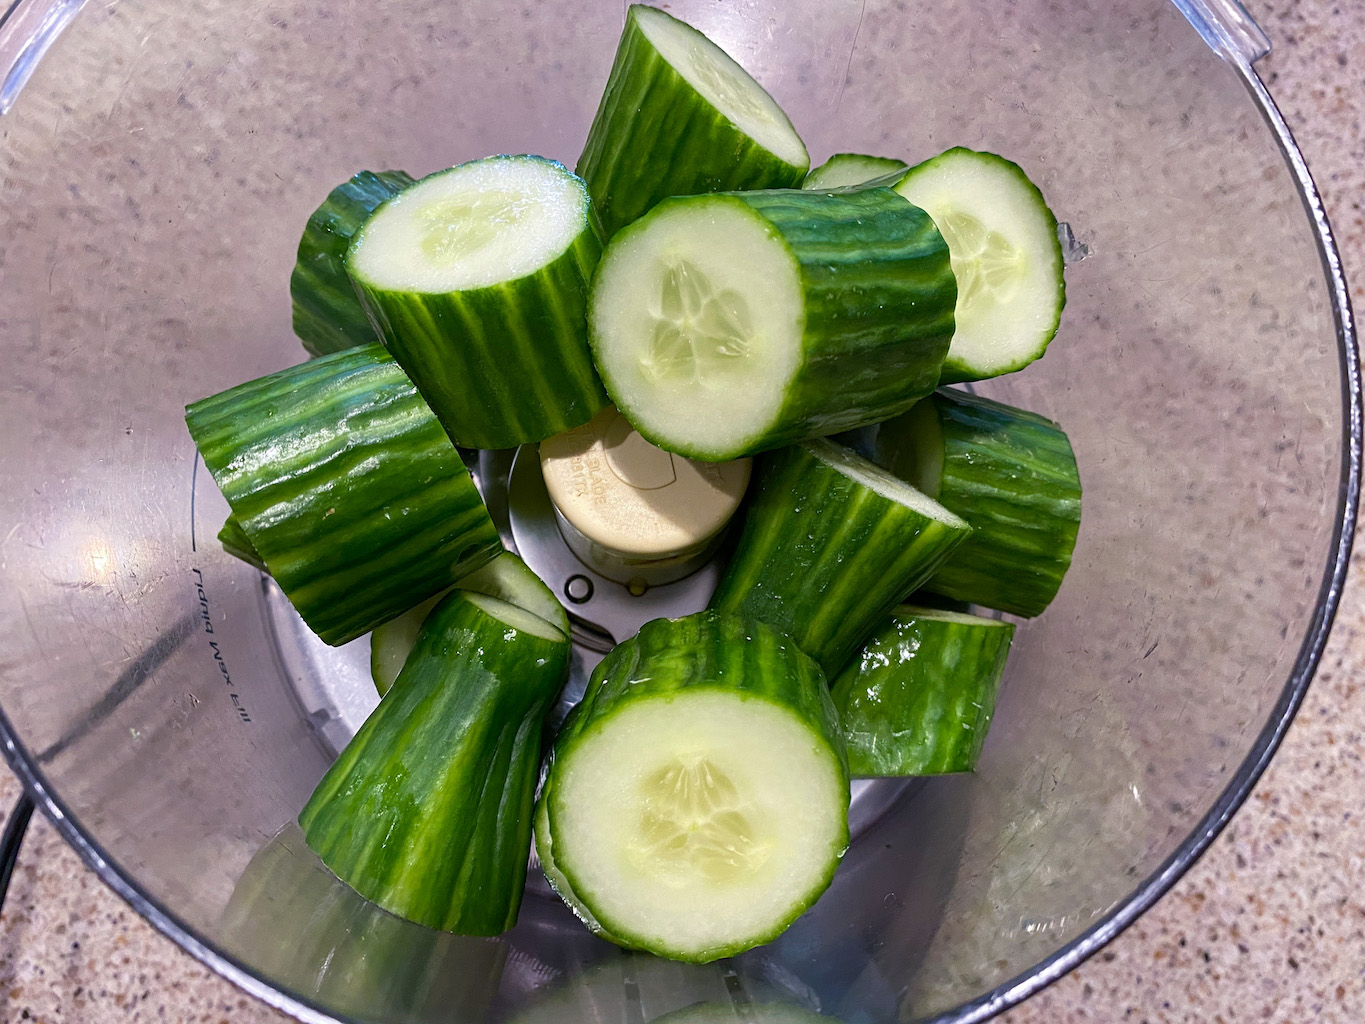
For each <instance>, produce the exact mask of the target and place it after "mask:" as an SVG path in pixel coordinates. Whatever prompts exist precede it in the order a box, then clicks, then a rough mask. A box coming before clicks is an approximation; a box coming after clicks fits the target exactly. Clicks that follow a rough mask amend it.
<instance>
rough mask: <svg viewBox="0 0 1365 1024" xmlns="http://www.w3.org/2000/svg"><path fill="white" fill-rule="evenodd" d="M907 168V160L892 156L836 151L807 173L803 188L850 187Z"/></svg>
mask: <svg viewBox="0 0 1365 1024" xmlns="http://www.w3.org/2000/svg"><path fill="white" fill-rule="evenodd" d="M903 170H905V161H904V160H897V159H896V158H895V157H890V156H867V155H865V154H863V153H835V154H834V155H833V156H832V157H830V158H829V159H828V160H826V161H825V162H824V163H822V164H821V165H820V166H819V167H816V168H815V169H814V170H812V171H811V172H810V173H809V174H807V175H806V180H805V182H803V183H802V185H801V187H802V188H809V189H825V188H849V187H851V186H854V185H865V184H867V183H868V182H870V181H872V180H874V179H876V178H880V177H882V176H883V175H887V174H891V173H894V172H895V171H903Z"/></svg>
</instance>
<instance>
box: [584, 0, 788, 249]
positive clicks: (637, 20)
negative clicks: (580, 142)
mask: <svg viewBox="0 0 1365 1024" xmlns="http://www.w3.org/2000/svg"><path fill="white" fill-rule="evenodd" d="M809 166H810V157H809V155H807V153H806V147H805V144H804V143H803V142H802V141H801V137H800V136H799V135H797V134H796V129H795V128H793V127H792V123H791V121H790V120H788V118H787V115H786V114H784V113H783V112H782V108H781V107H779V106H778V105H777V103H776V102H774V100H773V98H772V97H771V96H769V95H768V94H767V92H765V91H764V90H763V87H762V86H761V85H759V84H758V83H757V82H755V81H754V80H753V78H752V77H750V75H749V73H748V72H747V71H745V70H744V69H743V68H742V67H740V66H739V65H738V64H737V63H735V61H734V60H733V59H732V58H731V57H730V56H729V55H728V54H726V53H725V51H724V50H722V49H721V48H720V47H719V46H717V45H716V44H715V43H713V42H711V40H709V39H707V38H706V36H704V35H702V34H701V33H700V32H698V31H697V30H696V29H694V28H692V26H690V25H688V24H686V23H684V22H682V21H679V20H678V19H677V18H674V17H672V16H671V15H668V14H665V13H664V12H663V11H660V10H657V9H655V8H653V7H644V6H641V5H638V4H637V5H634V6H632V7H631V8H630V9H629V11H628V12H627V14H626V24H625V28H624V29H623V30H622V33H621V41H620V44H619V46H618V48H617V51H616V60H615V63H613V65H612V69H611V76H610V78H608V80H607V87H606V90H605V91H604V92H603V93H602V102H601V105H600V106H599V107H598V109H597V116H596V117H595V118H594V119H593V123H592V128H591V129H589V131H588V140H587V143H586V144H585V145H584V147H583V154H582V156H580V157H579V159H578V173H579V174H580V175H582V176H583V179H584V180H585V181H587V183H588V191H589V192H591V193H592V198H593V202H594V204H595V205H596V207H597V212H598V214H599V215H600V216H601V218H602V226H603V229H604V230H605V231H606V234H607V237H608V238H610V237H611V236H612V235H614V234H615V233H616V232H617V231H619V230H620V229H621V228H623V227H624V226H625V225H627V224H629V223H630V222H631V221H633V220H636V219H637V218H638V217H640V216H641V215H642V214H644V213H646V212H647V211H648V210H649V209H650V208H651V207H652V206H654V204H655V203H657V202H659V200H661V199H665V198H667V197H668V196H685V195H694V194H696V193H698V192H719V191H722V190H725V191H735V190H740V189H757V188H795V187H796V186H797V185H799V184H800V183H801V179H802V178H803V177H804V176H805V173H806V168H808V167H809Z"/></svg>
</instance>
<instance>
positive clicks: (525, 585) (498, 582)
mask: <svg viewBox="0 0 1365 1024" xmlns="http://www.w3.org/2000/svg"><path fill="white" fill-rule="evenodd" d="M458 587H459V589H460V590H466V591H473V592H474V593H476V594H486V595H487V596H489V597H496V598H497V599H498V600H499V601H506V602H507V603H508V604H514V605H516V606H517V607H519V608H523V609H525V610H526V611H528V612H530V613H531V614H533V615H537V616H539V617H540V618H542V619H545V621H546V622H548V623H550V625H552V626H554V627H555V628H556V629H558V630H559V631H560V632H561V633H563V634H564V635H565V636H566V637H567V636H568V635H569V613H568V612H567V611H565V610H564V606H563V605H562V604H560V603H559V600H558V599H557V598H556V597H555V595H554V592H553V591H551V590H550V588H549V587H547V586H546V585H545V583H544V582H543V581H542V580H541V579H540V578H539V577H538V576H536V574H535V573H534V572H532V571H531V568H530V567H529V566H528V565H527V564H526V563H525V562H523V561H522V560H521V558H520V557H518V556H517V555H514V554H512V552H510V551H504V552H502V553H501V554H499V555H498V556H497V557H496V558H494V559H493V560H492V561H491V562H489V563H488V564H487V565H485V566H483V567H482V568H479V569H476V570H474V572H471V573H470V574H469V575H468V576H465V577H463V578H462V579H461V580H460V582H459V584H458ZM444 596H445V595H444V593H442V594H439V595H437V596H436V597H430V598H427V600H425V601H423V602H422V603H421V604H419V605H416V606H414V607H412V608H409V609H408V610H407V611H405V612H404V613H403V614H402V615H399V616H398V617H397V618H393V619H390V620H389V621H388V622H386V623H384V625H382V626H380V627H379V628H378V629H376V630H375V631H374V632H373V633H372V634H370V677H371V678H372V679H373V680H374V686H375V689H376V690H378V691H379V696H381V697H383V696H384V695H385V694H386V693H388V692H389V688H390V687H391V686H393V681H394V680H395V679H397V678H398V673H399V672H400V671H401V670H402V668H403V661H404V660H405V659H406V658H407V656H408V654H409V653H410V652H411V651H412V646H413V644H415V643H416V642H417V637H418V635H419V634H420V633H421V631H422V623H423V621H425V619H426V617H427V615H428V614H430V612H431V609H432V607H433V606H435V604H436V602H437V601H439V600H440V599H441V597H444Z"/></svg>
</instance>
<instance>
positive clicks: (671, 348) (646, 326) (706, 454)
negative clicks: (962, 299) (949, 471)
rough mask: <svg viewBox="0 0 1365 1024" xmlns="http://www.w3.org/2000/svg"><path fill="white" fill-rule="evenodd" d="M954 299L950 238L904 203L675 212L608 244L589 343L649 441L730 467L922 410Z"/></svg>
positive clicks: (742, 196)
mask: <svg viewBox="0 0 1365 1024" xmlns="http://www.w3.org/2000/svg"><path fill="white" fill-rule="evenodd" d="M956 296H957V285H956V282H955V280H954V279H953V275H952V270H951V267H950V265H949V261H948V250H947V246H946V244H945V243H944V241H943V238H942V236H941V235H940V234H939V232H938V229H937V228H935V227H934V224H933V221H932V220H931V219H930V218H929V216H928V215H927V214H926V213H924V212H923V211H922V210H919V209H917V208H916V207H914V206H913V205H911V204H910V203H908V202H906V201H905V200H903V199H902V198H901V197H899V196H897V195H896V194H895V193H894V192H892V191H891V190H890V189H886V188H875V189H867V190H860V191H845V192H815V191H809V192H808V191H803V190H799V189H792V190H771V191H754V192H729V193H716V194H712V195H704V196H684V197H675V198H672V199H667V200H665V201H664V202H662V203H660V204H659V205H658V206H656V207H655V208H654V209H653V210H652V211H650V213H648V214H647V215H646V216H645V217H643V218H641V219H640V220H638V221H636V222H635V223H634V224H632V225H630V226H629V227H627V228H625V229H624V230H622V231H621V232H619V233H618V234H617V235H616V237H615V238H613V239H612V241H611V242H610V243H609V244H608V246H607V248H606V250H605V251H604V253H603V256H602V261H601V263H600V264H599V266H598V271H597V275H596V277H595V278H594V281H593V290H592V295H591V297H590V300H589V340H590V342H591V344H592V348H593V355H594V357H595V359H596V361H597V367H598V370H599V372H600V373H601V375H602V380H603V383H604V384H605V385H606V388H607V391H608V393H609V394H610V395H611V397H612V399H613V400H614V401H615V402H616V405H617V408H618V409H620V411H621V412H622V414H623V415H625V416H626V418H627V419H628V420H630V423H631V425H632V426H633V427H635V429H636V430H637V431H638V432H639V433H640V434H641V435H642V436H643V437H644V438H645V439H646V440H648V441H650V442H652V443H653V444H655V445H657V446H658V447H660V448H664V449H666V450H668V451H673V452H677V453H679V454H682V455H686V456H689V457H691V458H696V459H703V460H707V461H713V462H719V461H725V460H729V459H734V458H739V457H742V456H745V455H751V454H755V453H757V452H760V451H765V450H768V449H772V448H777V447H780V446H782V445H783V444H786V443H788V442H791V441H799V440H802V439H804V438H807V437H814V436H823V435H827V434H830V433H834V432H837V431H839V430H844V429H849V428H852V427H857V426H860V425H863V424H866V423H873V422H876V421H877V420H880V419H885V418H887V417H888V416H891V415H895V414H896V413H899V412H903V411H905V410H906V409H908V408H910V406H912V405H913V404H914V403H915V402H916V401H917V400H918V399H919V398H921V397H923V396H924V395H926V394H928V393H929V392H930V391H932V390H933V388H934V386H935V385H936V384H937V383H938V379H939V375H940V373H941V371H942V364H943V357H944V355H945V354H946V352H947V349H948V342H949V340H950V338H951V336H952V330H953V326H952V309H953V304H954V303H955V301H956Z"/></svg>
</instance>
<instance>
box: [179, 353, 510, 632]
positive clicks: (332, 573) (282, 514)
mask: <svg viewBox="0 0 1365 1024" xmlns="http://www.w3.org/2000/svg"><path fill="white" fill-rule="evenodd" d="M185 422H186V424H187V425H188V426H189V430H190V436H191V437H193V438H194V443H195V444H196V445H197V446H198V448H199V451H200V453H201V454H202V455H203V457H204V465H205V466H206V467H208V470H209V472H210V473H212V474H213V479H214V481H215V482H217V484H218V487H219V489H220V490H221V491H222V492H223V497H225V498H226V499H227V502H228V505H229V506H230V507H231V509H232V515H233V518H234V519H235V520H236V522H237V523H238V524H239V525H240V527H241V529H242V531H243V532H244V533H245V535H246V538H247V540H248V543H249V544H250V545H251V546H252V547H253V548H254V549H255V551H256V552H257V553H258V554H259V556H260V559H261V561H262V563H263V564H264V565H265V568H266V570H267V571H268V572H269V573H270V575H271V576H273V577H274V578H275V582H276V583H278V584H279V586H280V589H281V590H283V591H284V593H285V596H286V597H288V598H289V600H290V601H291V602H293V604H294V608H295V609H296V610H297V611H298V613H299V615H301V616H302V617H303V620H304V622H306V623H307V624H308V626H309V628H311V629H312V630H313V632H315V633H317V635H318V636H319V637H321V638H322V640H323V641H325V642H326V643H329V644H333V645H339V644H344V643H346V642H347V641H348V640H354V639H355V638H356V637H358V636H362V635H364V634H365V633H368V632H369V631H370V630H372V629H374V628H375V627H376V626H378V625H380V624H381V623H384V622H387V621H388V620H389V619H392V618H393V617H394V616H396V615H400V614H402V613H403V612H405V611H407V610H408V609H409V608H411V607H412V606H413V605H414V604H417V603H419V602H421V601H424V600H425V599H426V598H428V597H430V596H431V595H432V594H436V593H439V592H440V591H442V590H444V589H445V588H446V587H449V586H450V585H451V584H453V583H454V582H455V581H456V580H458V579H459V578H460V577H461V576H464V575H466V574H468V573H470V572H473V571H474V570H475V569H477V568H479V567H480V566H481V565H483V564H484V563H485V562H487V561H489V560H491V559H492V558H493V556H494V555H496V554H497V553H498V552H499V551H501V550H502V543H501V541H500V540H499V539H498V531H497V528H496V527H495V526H494V525H493V521H492V519H490V518H489V516H488V511H487V509H485V508H484V505H483V500H482V499H481V498H480V497H479V492H478V489H477V488H476V487H475V486H474V481H473V480H472V479H470V476H469V471H468V470H467V469H465V466H464V463H463V462H462V461H461V460H460V455H459V453H458V452H457V451H456V450H455V446H454V445H452V444H451V443H450V438H448V437H447V436H446V434H445V432H444V431H443V430H442V429H441V425H440V424H439V423H438V422H436V417H434V416H433V415H432V414H431V410H430V409H429V408H427V405H426V403H425V402H423V401H422V398H421V396H420V395H418V394H417V390H416V389H415V388H414V387H413V386H412V382H411V381H410V380H408V378H407V377H406V376H405V375H404V374H403V371H402V370H401V369H399V367H398V364H397V363H395V362H394V361H393V358H392V357H391V356H390V355H389V354H388V353H387V352H385V351H384V348H383V346H382V345H379V344H369V345H361V346H358V347H356V348H353V349H348V350H347V351H345V352H338V353H335V354H333V355H329V356H323V357H321V358H319V359H314V360H312V361H310V362H307V363H302V364H300V365H298V366H291V367H289V368H288V369H287V370H281V371H280V372H279V373H274V374H271V375H270V376H268V377H262V378H260V379H259V380H254V381H250V382H248V383H246V384H242V385H240V386H238V387H235V388H232V389H231V390H229V391H224V392H222V393H221V394H218V395H214V396H212V397H211V398H205V399H203V400H202V401H199V402H195V403H194V404H193V405H190V406H189V407H187V408H186V410H185Z"/></svg>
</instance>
